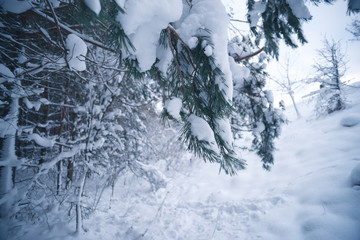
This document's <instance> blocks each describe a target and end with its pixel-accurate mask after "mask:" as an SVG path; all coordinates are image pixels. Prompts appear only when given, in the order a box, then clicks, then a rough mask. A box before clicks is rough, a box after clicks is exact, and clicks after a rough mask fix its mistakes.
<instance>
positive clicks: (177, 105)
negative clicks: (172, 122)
mask: <svg viewBox="0 0 360 240" xmlns="http://www.w3.org/2000/svg"><path fill="white" fill-rule="evenodd" d="M181 107H182V101H181V99H180V98H172V99H170V100H166V102H165V108H166V111H167V112H168V113H169V114H170V115H171V116H173V117H174V118H175V119H177V120H180V119H181V118H180V110H181Z"/></svg>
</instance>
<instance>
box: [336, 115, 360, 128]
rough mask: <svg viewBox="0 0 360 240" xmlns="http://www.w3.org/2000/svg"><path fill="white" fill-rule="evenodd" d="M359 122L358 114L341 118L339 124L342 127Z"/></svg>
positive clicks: (352, 125)
mask: <svg viewBox="0 0 360 240" xmlns="http://www.w3.org/2000/svg"><path fill="white" fill-rule="evenodd" d="M359 123H360V117H359V116H349V117H345V118H343V119H341V121H340V124H341V126H343V127H354V126H356V125H358V124H359Z"/></svg>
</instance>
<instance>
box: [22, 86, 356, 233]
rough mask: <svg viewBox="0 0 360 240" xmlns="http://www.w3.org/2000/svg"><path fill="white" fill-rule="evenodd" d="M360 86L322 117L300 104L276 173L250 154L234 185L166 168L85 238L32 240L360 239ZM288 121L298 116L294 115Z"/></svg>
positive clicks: (101, 211) (178, 165)
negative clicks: (160, 180)
mask: <svg viewBox="0 0 360 240" xmlns="http://www.w3.org/2000/svg"><path fill="white" fill-rule="evenodd" d="M353 86H354V87H347V88H346V92H347V101H348V107H347V109H345V110H343V111H341V112H337V113H334V114H332V115H330V116H327V117H325V118H322V119H315V118H314V117H312V116H313V113H312V110H313V109H312V106H313V104H311V103H308V102H306V101H304V102H303V103H300V104H299V108H300V111H301V113H302V115H303V116H304V117H303V118H302V119H300V120H294V121H292V122H290V123H289V124H288V125H287V126H285V127H284V128H283V131H282V135H281V137H280V139H279V140H278V141H277V144H276V146H277V148H278V151H277V152H276V154H275V165H274V167H273V168H272V171H270V172H267V171H264V170H263V169H262V168H261V163H260V161H259V159H257V157H255V156H254V155H252V154H246V155H245V154H244V155H243V157H244V158H245V159H247V160H248V167H247V169H246V170H244V171H241V172H239V173H238V175H237V176H234V177H230V176H227V175H225V174H224V173H221V174H220V175H219V174H218V166H217V165H215V164H209V163H203V162H202V161H201V160H197V159H192V160H189V159H190V156H189V155H185V156H183V157H182V158H179V159H172V161H171V163H170V164H169V162H165V161H164V160H159V161H158V162H157V163H156V164H155V165H154V166H155V168H156V169H158V170H159V171H161V172H162V173H163V174H164V178H165V181H166V187H165V188H160V189H155V188H154V186H151V185H150V184H149V183H147V182H146V181H145V180H143V179H141V178H136V177H134V176H133V175H125V176H122V177H120V178H119V181H118V182H117V184H116V186H115V188H114V194H113V196H112V194H111V189H108V190H106V191H105V192H104V194H103V197H102V199H101V202H100V204H99V206H98V209H97V211H96V213H95V215H94V216H92V217H91V218H90V219H89V220H85V221H84V227H85V228H86V229H87V232H84V233H82V234H80V235H79V236H76V237H74V236H71V235H67V234H68V233H69V232H70V229H66V228H65V227H64V226H63V225H61V224H59V225H58V226H56V227H55V228H54V229H53V230H52V233H49V232H48V231H45V232H43V234H42V235H41V236H39V235H40V233H39V231H34V232H32V233H30V232H29V234H28V235H27V236H26V239H31V237H34V238H33V239H74V238H76V239H87V240H92V239H94V240H95V239H96V240H99V239H126V240H127V239H129V240H133V239H157V240H165V239H186V240H191V239H194V240H195V239H196V240H198V239H232V240H233V239H241V240H246V239H248V240H250V239H251V240H253V239H264V240H272V239H283V240H289V239H291V240H298V239H299V240H300V239H304V240H305V239H306V240H312V239H314V240H315V239H321V240H335V239H339V240H358V239H360V207H359V206H360V84H356V85H353ZM355 87H356V88H355ZM288 115H289V119H293V118H294V116H295V115H294V113H293V112H292V111H291V107H289V110H288ZM356 166H357V168H356ZM355 168H356V169H355ZM354 169H355V170H354Z"/></svg>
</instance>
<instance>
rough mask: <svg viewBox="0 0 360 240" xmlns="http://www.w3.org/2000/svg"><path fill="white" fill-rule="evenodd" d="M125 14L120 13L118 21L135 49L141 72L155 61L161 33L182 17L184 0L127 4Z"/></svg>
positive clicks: (146, 0)
mask: <svg viewBox="0 0 360 240" xmlns="http://www.w3.org/2000/svg"><path fill="white" fill-rule="evenodd" d="M124 8H125V11H126V14H122V13H119V15H118V17H117V20H118V21H119V22H120V23H121V25H122V27H123V28H124V31H125V33H126V34H127V35H128V36H129V38H130V40H131V42H132V44H133V45H134V47H135V53H134V54H135V55H136V58H137V60H138V62H139V67H140V69H141V70H142V71H147V70H149V69H150V68H151V66H152V65H153V63H154V62H155V59H156V49H157V47H158V41H159V37H160V32H161V30H162V29H164V28H166V27H167V26H168V24H169V23H170V22H174V21H176V20H178V19H179V18H180V17H181V14H182V1H181V0H157V1H149V0H137V1H131V0H128V1H126V2H125V5H124Z"/></svg>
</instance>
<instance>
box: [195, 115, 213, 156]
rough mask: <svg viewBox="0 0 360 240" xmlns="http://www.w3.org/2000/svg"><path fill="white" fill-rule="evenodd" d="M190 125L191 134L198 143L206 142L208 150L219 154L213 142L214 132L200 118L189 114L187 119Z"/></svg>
mask: <svg viewBox="0 0 360 240" xmlns="http://www.w3.org/2000/svg"><path fill="white" fill-rule="evenodd" d="M189 122H190V124H191V133H192V135H193V136H195V137H196V138H197V139H198V140H199V141H205V142H208V144H209V146H210V149H211V150H213V151H214V152H216V153H219V149H218V146H217V144H216V142H215V137H214V132H213V131H212V129H211V127H210V126H209V124H208V123H207V122H206V121H205V120H204V119H202V118H200V117H198V116H195V115H194V114H191V115H190V117H189Z"/></svg>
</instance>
